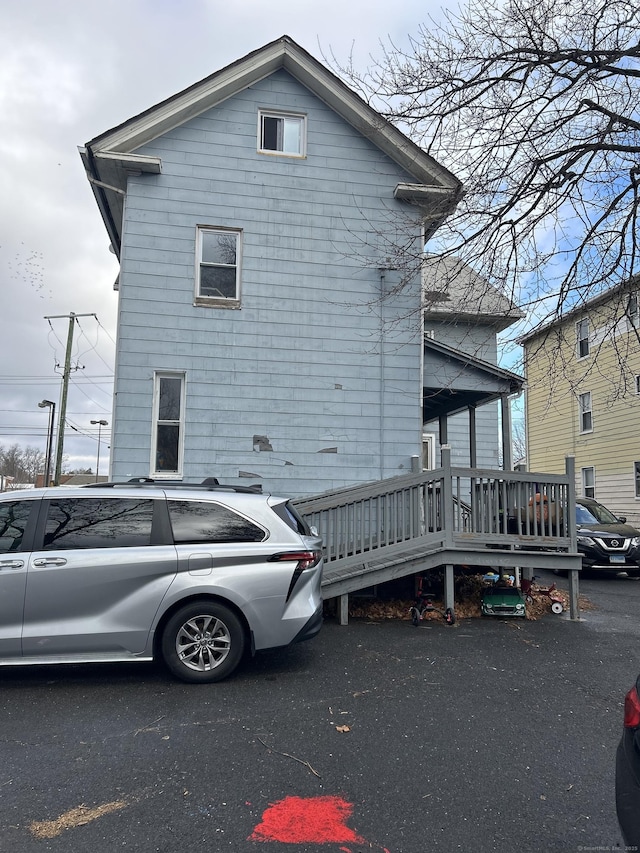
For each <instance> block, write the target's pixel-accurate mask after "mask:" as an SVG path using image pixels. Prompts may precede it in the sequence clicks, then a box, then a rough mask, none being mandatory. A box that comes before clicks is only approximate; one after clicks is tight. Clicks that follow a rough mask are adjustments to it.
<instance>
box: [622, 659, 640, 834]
mask: <svg viewBox="0 0 640 853" xmlns="http://www.w3.org/2000/svg"><path fill="white" fill-rule="evenodd" d="M616 811H617V813H618V822H619V824H620V829H621V830H622V837H623V838H624V842H625V844H626V845H627V848H628V849H629V850H638V849H639V848H640V676H638V679H637V681H636V683H635V685H634V686H633V687H632V688H631V690H630V691H629V692H628V693H627V695H626V697H625V700H624V728H623V730H622V737H621V739H620V743H619V744H618V750H617V752H616Z"/></svg>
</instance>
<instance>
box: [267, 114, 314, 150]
mask: <svg viewBox="0 0 640 853" xmlns="http://www.w3.org/2000/svg"><path fill="white" fill-rule="evenodd" d="M306 148H307V117H306V116H304V115H300V114H297V113H280V112H269V111H267V110H260V113H259V117H258V151H260V152H262V153H263V154H265V153H267V154H282V155H283V156H285V157H304V156H305V155H306Z"/></svg>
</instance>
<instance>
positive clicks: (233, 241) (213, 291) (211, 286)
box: [196, 225, 242, 308]
mask: <svg viewBox="0 0 640 853" xmlns="http://www.w3.org/2000/svg"><path fill="white" fill-rule="evenodd" d="M241 244H242V232H241V231H239V230H234V229H230V228H213V227H209V226H206V227H205V226H201V225H199V226H198V229H197V237H196V254H197V269H196V305H215V306H222V307H231V308H236V307H238V305H239V304H240V253H241Z"/></svg>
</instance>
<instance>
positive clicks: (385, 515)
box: [296, 448, 576, 566]
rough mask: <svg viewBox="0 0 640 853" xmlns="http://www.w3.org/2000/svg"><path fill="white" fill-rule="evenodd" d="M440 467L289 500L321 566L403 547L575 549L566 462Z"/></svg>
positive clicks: (572, 503) (569, 466)
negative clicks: (559, 467) (535, 467)
mask: <svg viewBox="0 0 640 853" xmlns="http://www.w3.org/2000/svg"><path fill="white" fill-rule="evenodd" d="M442 461H443V466H442V468H439V469H437V470H434V471H426V472H424V473H420V474H407V475H403V476H400V477H393V478H390V479H387V480H380V481H378V482H374V483H369V484H366V485H362V486H355V487H352V488H347V489H342V490H340V491H336V492H332V493H326V494H324V495H318V496H316V497H312V498H308V499H302V500H298V501H296V505H297V507H298V510H299V511H300V512H301V513H302V514H303V515H304V516H305V518H306V520H307V521H308V522H309V524H311V525H313V526H315V527H316V528H317V529H318V532H319V533H320V535H321V536H322V539H323V542H324V549H325V563H326V564H327V566H331V565H332V564H337V563H338V562H340V561H349V562H354V561H356V560H358V559H368V558H371V557H373V556H374V555H375V556H382V555H383V553H384V552H391V551H393V552H395V553H397V554H398V555H401V551H402V546H403V545H406V546H410V545H411V544H413V545H416V544H424V545H425V547H428V546H431V547H432V548H433V547H442V548H459V549H469V548H474V547H480V548H482V547H486V546H494V547H495V546H503V547H510V548H512V547H515V546H517V547H519V548H527V549H528V548H531V549H544V550H553V551H558V552H570V553H575V552H576V538H575V537H576V531H575V511H574V506H575V491H574V479H573V468H572V465H573V460H572V459H570V458H569V459H568V460H567V470H566V472H565V474H563V475H554V474H535V473H533V474H532V473H527V472H520V471H499V470H492V469H476V468H460V467H451V465H450V456H449V451H448V449H447V448H443V451H442Z"/></svg>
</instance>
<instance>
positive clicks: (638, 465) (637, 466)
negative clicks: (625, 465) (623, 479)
mask: <svg viewBox="0 0 640 853" xmlns="http://www.w3.org/2000/svg"><path fill="white" fill-rule="evenodd" d="M633 479H634V480H635V484H636V497H637V498H640V462H634V463H633Z"/></svg>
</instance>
